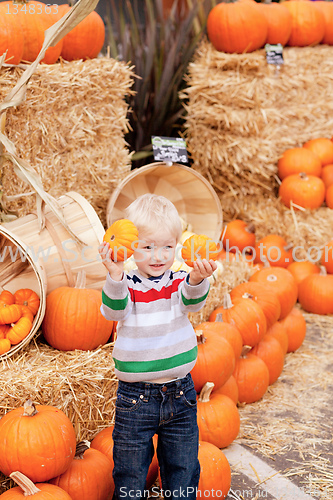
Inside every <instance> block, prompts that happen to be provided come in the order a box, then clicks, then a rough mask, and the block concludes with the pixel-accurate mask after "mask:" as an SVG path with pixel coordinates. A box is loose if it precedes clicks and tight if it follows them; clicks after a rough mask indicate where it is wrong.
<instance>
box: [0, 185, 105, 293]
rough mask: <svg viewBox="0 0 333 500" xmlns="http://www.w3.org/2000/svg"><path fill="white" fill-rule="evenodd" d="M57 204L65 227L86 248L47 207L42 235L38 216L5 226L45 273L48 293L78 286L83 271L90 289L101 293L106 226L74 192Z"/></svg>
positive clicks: (84, 200)
mask: <svg viewBox="0 0 333 500" xmlns="http://www.w3.org/2000/svg"><path fill="white" fill-rule="evenodd" d="M57 202H58V204H59V205H60V208H61V209H62V212H63V216H64V219H65V220H66V223H67V224H68V225H69V227H70V228H71V230H72V231H73V232H74V233H75V235H76V236H77V237H78V238H79V239H80V240H81V241H82V242H83V243H84V245H80V244H79V243H78V242H76V241H75V240H74V239H73V237H72V236H71V235H70V234H69V233H68V231H67V230H66V229H65V228H64V226H63V225H62V224H61V223H60V221H59V219H58V218H57V217H56V216H55V215H54V214H53V212H52V211H51V210H50V209H49V208H48V207H47V205H46V208H45V228H44V229H43V230H42V231H40V229H39V222H38V218H37V215H36V214H28V215H26V216H24V217H20V218H18V219H15V220H14V221H13V222H8V223H6V224H3V226H4V227H5V228H7V229H9V230H10V231H11V232H12V233H13V234H15V236H18V237H19V238H20V239H21V241H22V242H23V243H24V245H25V247H27V248H29V250H30V253H33V255H34V257H35V260H36V261H38V263H39V265H40V267H41V268H42V269H44V272H45V276H46V280H47V293H50V292H51V291H52V290H54V289H55V288H58V287H60V286H75V281H76V276H77V274H78V272H79V271H80V270H81V269H84V270H85V272H86V286H87V288H94V289H97V290H101V289H102V287H103V285H104V283H105V278H106V269H105V267H104V266H103V264H102V262H101V259H100V257H99V253H98V247H99V245H100V243H101V241H102V239H103V236H104V233H105V230H104V228H103V225H102V223H101V221H100V219H99V217H98V216H97V214H96V212H95V210H94V209H93V207H92V206H91V205H90V203H89V202H88V201H87V200H86V199H85V198H84V197H83V196H81V195H80V194H78V193H75V192H72V191H71V192H69V193H66V194H65V195H63V196H60V197H59V198H58V199H57Z"/></svg>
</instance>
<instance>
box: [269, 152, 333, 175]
mask: <svg viewBox="0 0 333 500" xmlns="http://www.w3.org/2000/svg"><path fill="white" fill-rule="evenodd" d="M332 144H333V143H332ZM321 171H322V164H321V160H320V158H319V156H318V155H316V154H315V153H314V152H313V151H311V150H310V149H309V148H304V147H303V148H290V149H286V151H285V152H284V153H283V155H282V156H281V158H280V159H279V160H278V175H279V177H280V179H281V180H283V179H284V178H285V177H287V176H288V175H293V174H300V173H301V172H305V173H306V174H309V175H315V176H317V177H320V175H321Z"/></svg>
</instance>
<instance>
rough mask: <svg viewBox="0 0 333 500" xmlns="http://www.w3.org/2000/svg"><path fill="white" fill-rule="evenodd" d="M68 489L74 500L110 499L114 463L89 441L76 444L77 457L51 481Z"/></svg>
mask: <svg viewBox="0 0 333 500" xmlns="http://www.w3.org/2000/svg"><path fill="white" fill-rule="evenodd" d="M49 482H50V483H51V484H54V485H56V486H59V487H60V488H62V489H63V490H65V491H67V493H68V494H69V496H70V498H71V499H72V500H110V499H111V498H112V495H113V492H114V481H113V477H112V465H111V462H110V460H109V459H108V457H107V456H106V455H104V453H102V452H101V451H99V450H96V449H94V448H90V444H89V442H88V441H81V442H80V443H78V444H77V445H76V453H75V457H74V459H73V460H72V462H71V463H70V465H69V467H68V468H67V469H66V471H65V472H63V473H62V474H61V475H60V476H57V477H54V478H52V479H50V481H49Z"/></svg>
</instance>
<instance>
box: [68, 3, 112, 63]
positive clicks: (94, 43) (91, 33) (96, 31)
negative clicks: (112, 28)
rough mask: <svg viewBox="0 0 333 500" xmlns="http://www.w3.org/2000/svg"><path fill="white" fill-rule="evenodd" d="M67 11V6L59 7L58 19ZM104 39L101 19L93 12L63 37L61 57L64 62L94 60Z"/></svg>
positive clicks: (103, 27)
mask: <svg viewBox="0 0 333 500" xmlns="http://www.w3.org/2000/svg"><path fill="white" fill-rule="evenodd" d="M69 10H70V7H69V5H65V4H63V5H60V6H59V15H60V17H61V16H64V15H65V13H66V12H68V11H69ZM104 39H105V26H104V22H103V19H102V18H101V16H100V15H99V14H98V13H97V12H96V11H93V12H91V13H90V14H88V16H87V17H85V18H84V19H83V20H82V21H81V22H80V23H79V24H78V25H77V26H75V28H73V29H72V30H71V31H70V32H69V33H67V35H65V36H64V38H63V45H62V50H61V57H62V58H63V59H65V60H66V61H74V60H76V59H94V58H95V57H97V56H98V54H99V53H100V51H101V50H102V48H103V45H104Z"/></svg>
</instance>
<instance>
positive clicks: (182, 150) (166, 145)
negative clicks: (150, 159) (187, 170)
mask: <svg viewBox="0 0 333 500" xmlns="http://www.w3.org/2000/svg"><path fill="white" fill-rule="evenodd" d="M151 142H152V145H153V153H154V160H156V161H165V162H171V163H187V162H188V157H187V150H186V142H185V141H184V139H182V138H181V137H161V136H157V135H153V136H152V138H151Z"/></svg>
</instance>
